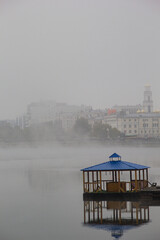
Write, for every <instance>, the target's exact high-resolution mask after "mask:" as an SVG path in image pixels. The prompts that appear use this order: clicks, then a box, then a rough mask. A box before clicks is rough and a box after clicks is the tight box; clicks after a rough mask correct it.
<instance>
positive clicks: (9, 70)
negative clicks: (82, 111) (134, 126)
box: [0, 0, 160, 119]
mask: <svg viewBox="0 0 160 240" xmlns="http://www.w3.org/2000/svg"><path fill="white" fill-rule="evenodd" d="M0 4H1V10H0V31H1V38H0V42H1V44H0V84H1V85H0V119H3V118H12V117H13V118H14V117H16V116H17V115H19V114H22V113H23V112H25V110H26V106H27V104H28V103H30V102H32V101H39V100H48V99H53V100H55V101H57V102H67V103H69V104H76V105H77V104H78V105H79V104H86V105H92V106H93V107H94V108H105V107H111V106H112V105H114V104H138V103H142V100H143V90H144V85H145V84H146V83H150V84H151V86H152V90H153V100H154V105H155V108H159V109H160V91H159V89H160V66H159V65H160V4H159V3H158V1H156V0H155V1H148V0H144V1H143V0H99V1H98V0H78V1H77V0H43V1H42V0H27V1H26V0H1V3H0Z"/></svg>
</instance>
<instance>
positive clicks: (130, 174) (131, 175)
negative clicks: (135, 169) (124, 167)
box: [130, 171, 132, 191]
mask: <svg viewBox="0 0 160 240" xmlns="http://www.w3.org/2000/svg"><path fill="white" fill-rule="evenodd" d="M130 184H131V191H132V171H130Z"/></svg>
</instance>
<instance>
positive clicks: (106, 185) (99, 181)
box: [81, 153, 149, 193]
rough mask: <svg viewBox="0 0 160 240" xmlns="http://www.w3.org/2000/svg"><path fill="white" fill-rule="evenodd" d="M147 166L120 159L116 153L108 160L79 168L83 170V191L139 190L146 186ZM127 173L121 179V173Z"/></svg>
mask: <svg viewBox="0 0 160 240" xmlns="http://www.w3.org/2000/svg"><path fill="white" fill-rule="evenodd" d="M148 168H149V167H148V166H143V165H139V164H135V163H130V162H126V161H122V160H121V156H119V155H118V154H117V153H114V154H112V155H111V156H110V157H109V161H108V162H105V163H101V164H98V165H94V166H91V167H88V168H84V169H81V171H83V191H84V193H93V192H101V191H104V192H127V191H131V192H133V191H135V192H137V191H140V190H143V189H144V188H146V187H148ZM123 173H125V174H127V175H128V177H127V180H122V179H121V175H122V174H123Z"/></svg>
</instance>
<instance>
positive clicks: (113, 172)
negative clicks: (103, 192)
mask: <svg viewBox="0 0 160 240" xmlns="http://www.w3.org/2000/svg"><path fill="white" fill-rule="evenodd" d="M112 181H113V182H114V171H112Z"/></svg>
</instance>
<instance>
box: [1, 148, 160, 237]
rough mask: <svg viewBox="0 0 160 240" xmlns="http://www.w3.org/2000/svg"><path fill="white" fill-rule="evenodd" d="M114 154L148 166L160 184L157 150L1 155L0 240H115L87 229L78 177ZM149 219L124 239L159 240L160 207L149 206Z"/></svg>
mask: <svg viewBox="0 0 160 240" xmlns="http://www.w3.org/2000/svg"><path fill="white" fill-rule="evenodd" d="M114 152H117V153H118V154H120V155H121V156H122V160H125V161H131V162H135V163H139V164H144V165H148V166H150V167H151V169H150V170H149V180H150V181H151V182H158V183H159V184H160V150H159V148H158V147H143V146H139V147H122V146H113V147H111V146H90V145H89V146H85V147H74V148H72V147H67V146H66V147H58V146H56V147H52V148H51V147H42V148H19V149H18V148H10V149H8V148H3V149H1V154H0V239H1V240H42V239H43V240H44V239H45V240H51V239H52V240H53V239H54V240H73V239H74V240H75V239H76V240H82V239H87V240H97V239H99V240H101V239H102V240H106V239H107V240H109V239H114V237H113V236H112V235H114V233H113V229H111V228H110V227H106V226H105V227H102V226H100V224H98V225H97V224H90V223H88V224H87V223H86V224H84V204H85V203H84V202H83V188H82V173H81V172H80V169H81V168H84V167H87V166H90V165H93V164H97V163H101V162H105V161H108V156H109V155H111V154H112V153H114ZM91 204H92V203H91ZM95 204H97V203H95ZM102 204H103V206H104V213H103V216H109V219H110V220H112V219H113V206H112V205H113V203H112V202H109V203H107V202H106V203H104V202H103V203H102ZM105 204H106V205H105ZM117 204H118V203H117ZM125 204H126V206H128V209H129V210H130V209H131V207H130V203H128V202H127V203H122V205H123V206H124V205H125ZM86 206H87V203H86ZM109 206H112V207H109ZM135 209H136V207H135V208H134V209H133V211H134V216H136V213H135ZM91 214H92V212H91ZM121 214H122V215H123V214H124V215H125V216H126V210H125V207H122V213H121ZM122 215H121V216H122ZM142 215H143V216H144V208H143V207H142ZM145 215H146V216H145V217H146V221H145V222H143V224H134V226H133V225H131V226H129V227H128V228H123V229H121V233H120V235H121V238H120V239H130V240H132V239H133V240H135V239H139V240H141V239H145V240H150V239H154V240H156V239H157V240H159V238H160V237H159V235H160V227H159V221H160V207H153V206H150V207H149V208H148V210H146V213H145ZM125 216H124V217H125ZM130 216H131V215H130ZM137 216H140V213H139V215H137ZM122 218H123V216H122ZM105 219H106V218H105ZM106 225H107V224H106ZM118 231H119V230H117V234H118Z"/></svg>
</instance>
